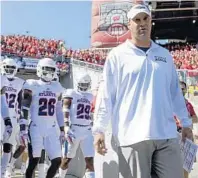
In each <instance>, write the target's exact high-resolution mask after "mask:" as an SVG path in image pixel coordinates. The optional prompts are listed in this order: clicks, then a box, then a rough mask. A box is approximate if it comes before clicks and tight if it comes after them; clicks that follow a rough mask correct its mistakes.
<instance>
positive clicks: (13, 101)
mask: <svg viewBox="0 0 198 178" xmlns="http://www.w3.org/2000/svg"><path fill="white" fill-rule="evenodd" d="M24 83H25V81H24V80H23V79H21V78H18V77H14V78H13V80H8V78H7V77H6V81H5V84H4V86H5V95H6V99H7V103H8V107H9V113H10V117H12V118H13V117H16V118H17V117H18V95H19V93H20V91H21V90H22V88H23V85H24Z"/></svg>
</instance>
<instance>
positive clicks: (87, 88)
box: [78, 82, 91, 91]
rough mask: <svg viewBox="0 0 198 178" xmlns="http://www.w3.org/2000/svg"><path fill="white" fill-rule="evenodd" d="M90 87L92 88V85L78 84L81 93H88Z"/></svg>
mask: <svg viewBox="0 0 198 178" xmlns="http://www.w3.org/2000/svg"><path fill="white" fill-rule="evenodd" d="M90 86H91V83H90V82H88V83H78V89H79V90H80V91H87V90H89V89H90Z"/></svg>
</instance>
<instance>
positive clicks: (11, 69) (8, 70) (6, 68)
mask: <svg viewBox="0 0 198 178" xmlns="http://www.w3.org/2000/svg"><path fill="white" fill-rule="evenodd" d="M2 73H3V75H6V77H8V78H9V79H12V78H14V76H15V75H16V73H17V67H16V66H11V65H3V70H2Z"/></svg>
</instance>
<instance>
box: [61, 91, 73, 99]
mask: <svg viewBox="0 0 198 178" xmlns="http://www.w3.org/2000/svg"><path fill="white" fill-rule="evenodd" d="M63 98H73V90H72V89H67V90H65V91H64V93H63Z"/></svg>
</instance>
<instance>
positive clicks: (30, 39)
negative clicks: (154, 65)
mask: <svg viewBox="0 0 198 178" xmlns="http://www.w3.org/2000/svg"><path fill="white" fill-rule="evenodd" d="M164 46H165V47H166V48H167V49H168V50H169V51H170V52H171V54H172V56H173V58H174V62H175V65H176V67H177V69H189V70H193V69H198V45H197V44H195V43H169V44H166V45H164ZM1 50H2V52H4V53H10V54H15V55H17V56H21V57H32V58H38V59H40V58H42V57H50V58H53V59H58V60H57V64H58V66H59V67H60V68H62V67H65V66H67V63H66V62H64V63H62V62H61V60H62V58H60V56H61V57H63V58H66V59H67V58H73V59H77V60H80V61H85V62H88V63H94V64H98V65H104V62H105V59H106V56H107V54H108V52H109V51H110V49H108V48H107V49H105V48H103V49H102V48H101V49H78V50H73V49H71V48H70V49H67V48H66V47H65V43H64V41H61V40H54V39H50V40H46V39H38V38H36V37H34V36H27V35H8V36H4V35H1Z"/></svg>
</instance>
